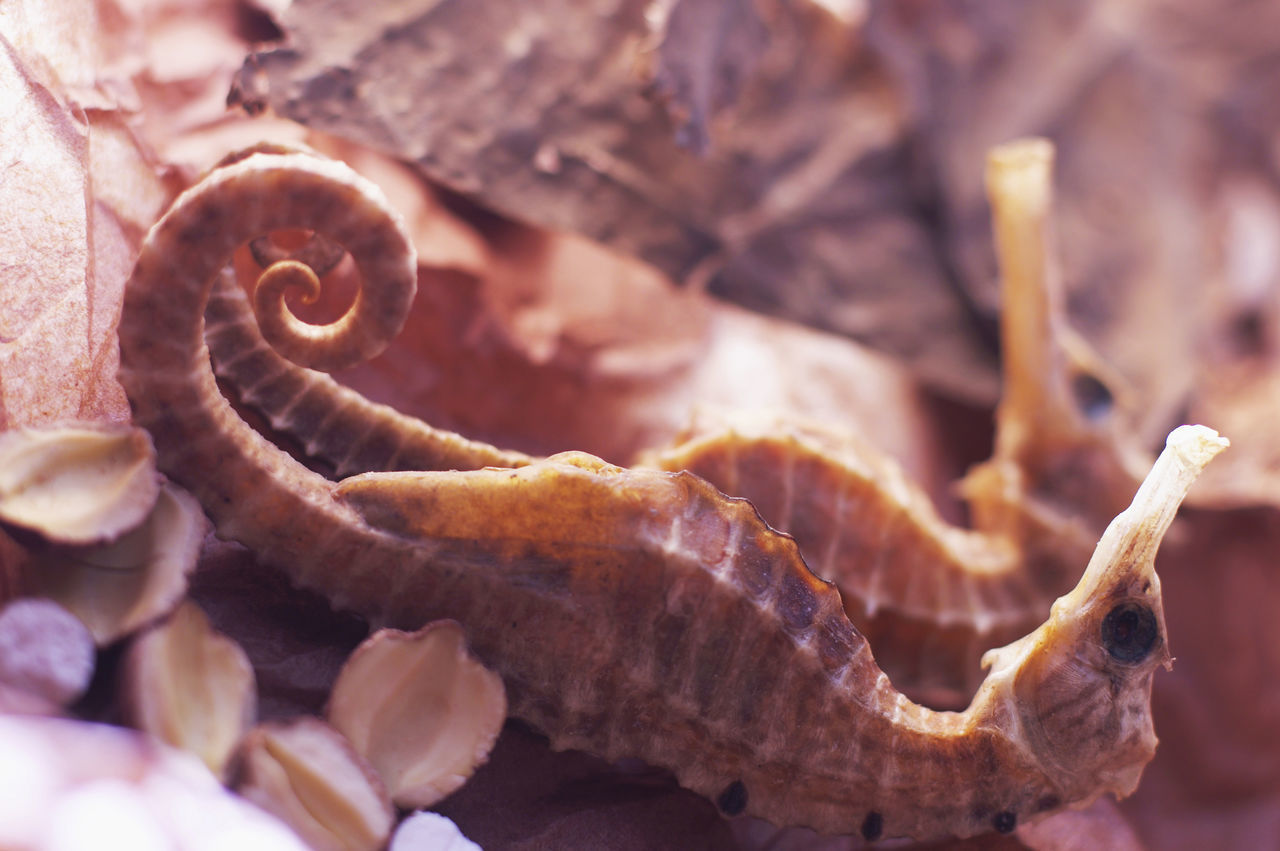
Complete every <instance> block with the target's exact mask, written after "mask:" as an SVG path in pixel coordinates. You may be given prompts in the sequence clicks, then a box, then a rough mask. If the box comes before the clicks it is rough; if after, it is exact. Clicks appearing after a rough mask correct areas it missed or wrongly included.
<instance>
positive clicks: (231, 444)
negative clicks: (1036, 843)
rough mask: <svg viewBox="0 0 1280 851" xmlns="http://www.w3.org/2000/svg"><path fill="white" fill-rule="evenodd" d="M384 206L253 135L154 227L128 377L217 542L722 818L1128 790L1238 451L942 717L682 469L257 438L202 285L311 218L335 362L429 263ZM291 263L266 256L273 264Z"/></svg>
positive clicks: (954, 813)
mask: <svg viewBox="0 0 1280 851" xmlns="http://www.w3.org/2000/svg"><path fill="white" fill-rule="evenodd" d="M383 209H384V207H383V202H382V201H381V199H380V198H379V197H378V192H377V190H376V187H373V186H372V185H371V184H369V183H367V182H366V181H364V180H362V179H360V178H358V177H356V176H355V175H354V174H351V173H350V172H349V170H347V169H345V167H343V166H341V165H339V164H336V163H330V162H325V161H322V160H319V159H318V158H315V157H312V156H307V155H277V154H264V153H259V154H254V155H253V156H250V157H249V158H247V159H245V160H243V161H241V162H238V163H235V164H233V165H229V166H227V167H225V168H222V169H219V170H216V171H215V172H213V173H212V174H211V175H210V176H209V177H208V178H206V179H205V180H204V181H203V182H202V183H200V184H198V185H197V186H195V187H193V188H192V189H191V190H189V191H188V192H186V193H184V194H183V195H182V196H181V197H180V198H179V199H178V200H177V201H176V202H175V204H174V206H173V207H172V208H171V209H170V210H169V212H168V213H166V214H165V216H164V217H163V218H162V219H161V220H160V221H159V222H158V223H157V224H156V225H155V227H154V228H153V229H152V230H151V232H150V234H149V235H148V236H147V239H146V240H145V242H144V244H143V246H142V250H141V253H140V256H139V258H138V262H137V265H136V267H135V269H134V273H133V276H132V278H131V280H130V282H129V285H128V288H127V291H126V294H125V302H124V308H123V311H122V315H121V320H120V352H121V370H120V379H121V381H122V383H123V384H124V387H125V389H126V392H127V393H128V395H129V399H130V402H131V404H132V406H133V409H134V414H135V417H136V419H137V421H138V422H139V423H140V424H141V425H143V426H145V427H146V428H147V429H148V430H149V431H150V432H151V434H152V435H153V437H154V439H155V442H156V448H157V454H158V458H159V463H160V466H161V468H162V469H163V470H164V471H165V472H166V473H167V474H168V475H170V476H171V477H173V478H174V479H176V480H177V481H178V482H180V483H181V484H183V485H184V486H185V487H187V488H189V489H190V490H191V491H192V492H193V493H194V494H195V495H196V496H197V497H198V498H199V499H200V501H201V503H202V504H203V505H204V506H205V509H206V511H207V512H208V513H209V514H210V516H211V517H212V518H213V520H214V522H215V523H216V524H217V528H218V530H219V531H220V533H221V534H223V535H225V536H228V537H232V538H235V539H237V540H240V541H242V542H243V543H245V544H246V545H247V546H249V547H250V548H251V549H253V550H254V551H255V552H256V553H257V554H258V555H259V557H260V558H261V559H262V560H264V561H265V562H267V563H270V564H273V565H276V566H278V567H279V568H281V569H283V570H284V571H286V572H287V573H288V574H289V575H290V576H291V577H292V578H293V579H294V580H295V581H297V582H299V583H300V584H302V585H305V586H308V587H311V588H315V589H317V590H318V591H320V592H321V593H323V594H325V595H327V596H328V597H329V599H330V600H331V601H332V602H333V603H334V604H335V605H337V606H340V607H344V608H349V609H351V610H354V611H356V612H358V613H360V614H362V615H364V616H365V617H367V618H369V619H370V620H372V621H375V622H379V623H388V624H393V625H398V626H412V625H417V624H420V623H422V622H424V621H426V620H431V619H434V618H438V617H444V616H448V617H453V618H456V619H458V620H459V621H461V622H462V623H463V624H464V625H465V626H466V628H467V631H468V635H469V638H470V641H471V642H472V645H473V648H474V650H475V652H476V653H477V654H478V655H479V656H480V657H481V658H482V659H483V660H484V661H486V663H487V664H489V665H492V666H493V667H495V668H496V669H497V670H498V671H499V672H500V673H501V674H502V675H503V677H504V679H505V681H506V683H507V686H508V694H509V698H510V705H511V707H512V711H513V712H514V714H516V715H518V716H520V717H522V718H525V719H526V720H528V721H530V722H531V723H533V724H534V725H535V726H537V727H538V728H540V729H542V730H543V731H544V732H546V733H547V735H548V736H550V738H551V741H552V744H553V745H554V746H556V747H560V748H569V747H572V748H582V749H585V750H589V751H592V752H594V753H597V754H601V755H603V756H605V757H608V758H619V757H623V756H632V757H640V758H642V759H645V760H648V761H649V762H651V763H654V764H657V765H662V766H666V767H668V768H670V769H671V770H672V771H674V772H675V774H676V775H677V776H678V778H679V779H680V782H681V783H683V784H684V785H686V786H687V787H689V788H691V789H694V790H696V791H699V792H701V793H703V794H706V795H708V796H710V797H712V798H714V799H715V800H716V801H717V803H718V804H719V806H720V807H721V809H722V810H724V811H725V812H726V813H730V814H736V813H743V812H745V813H751V814H755V815H759V816H761V817H763V818H766V819H769V820H771V821H773V822H775V823H777V824H805V825H809V826H811V827H814V828H816V829H818V830H821V831H825V832H829V833H852V832H860V833H861V834H862V835H863V836H864V837H865V838H868V839H875V838H879V837H881V836H897V835H906V836H914V837H918V838H928V837H939V836H949V835H959V836H967V835H972V834H975V833H980V832H984V831H988V830H992V829H995V830H1000V831H1009V830H1012V829H1013V827H1014V826H1015V825H1016V824H1017V823H1018V822H1019V821H1020V820H1023V819H1027V818H1032V817H1035V816H1037V815H1040V814H1043V813H1047V812H1051V811H1053V810H1056V809H1058V808H1061V807H1064V806H1069V805H1077V804H1082V803H1084V802H1087V801H1090V800H1092V799H1093V798H1096V797H1097V796H1098V795H1100V794H1103V793H1105V792H1114V793H1116V794H1120V795H1123V794H1127V793H1128V792H1130V791H1132V789H1133V788H1134V786H1135V785H1136V783H1137V781H1138V778H1139V775H1140V773H1141V770H1142V767H1143V766H1144V765H1145V763H1146V762H1147V761H1148V760H1149V759H1150V758H1151V755H1152V753H1153V749H1154V746H1155V736H1154V733H1153V731H1152V729H1151V720H1150V715H1149V697H1150V686H1151V677H1152V674H1153V672H1154V670H1155V668H1156V667H1158V666H1159V665H1160V664H1162V663H1167V661H1168V658H1169V657H1168V652H1167V647H1166V640H1165V627H1164V622H1163V612H1162V609H1161V599H1160V587H1159V580H1158V578H1157V577H1156V574H1155V572H1154V567H1153V564H1152V562H1153V559H1154V555H1155V550H1156V547H1157V546H1158V543H1159V541H1160V539H1161V537H1162V536H1163V534H1164V532H1165V530H1166V529H1167V528H1168V525H1169V524H1170V522H1171V521H1172V519H1173V516H1174V513H1175V511H1176V509H1177V506H1178V504H1179V502H1180V500H1181V499H1182V496H1183V495H1184V494H1185V491H1186V488H1187V487H1188V486H1189V484H1190V482H1191V481H1192V480H1193V479H1194V478H1195V476H1196V475H1197V474H1198V472H1199V470H1200V469H1201V468H1202V467H1203V465H1204V464H1205V463H1207V462H1208V460H1209V459H1210V458H1211V457H1212V456H1213V455H1214V454H1216V452H1217V451H1219V450H1220V449H1221V448H1222V446H1224V445H1225V441H1222V440H1221V439H1219V438H1217V436H1216V435H1215V434H1214V433H1212V432H1211V431H1209V430H1208V429H1203V428H1201V427H1194V428H1192V427H1189V428H1187V429H1181V430H1179V431H1177V432H1175V433H1174V434H1173V435H1172V436H1171V437H1170V443H1169V447H1168V448H1167V449H1166V451H1165V452H1164V453H1163V454H1162V455H1161V457H1160V459H1159V460H1158V461H1157V463H1156V466H1155V467H1154V468H1153V471H1152V473H1151V476H1150V477H1149V479H1148V482H1147V483H1146V484H1145V485H1144V486H1143V488H1142V489H1140V491H1139V493H1138V495H1137V497H1136V498H1135V500H1134V504H1133V506H1132V507H1131V508H1130V509H1128V510H1127V511H1125V512H1124V513H1122V514H1121V515H1120V516H1118V517H1117V518H1116V520H1115V521H1114V522H1113V523H1112V525H1111V526H1110V527H1109V528H1108V530H1107V532H1106V534H1105V535H1104V536H1103V539H1102V541H1101V542H1100V544H1099V546H1098V549H1097V551H1096V552H1095V554H1094V557H1093V558H1092V559H1091V561H1090V563H1089V565H1088V567H1087V569H1086V570H1085V572H1084V576H1083V578H1082V579H1081V581H1080V583H1079V585H1078V586H1077V587H1076V588H1075V589H1074V590H1073V591H1071V592H1070V593H1069V594H1068V595H1066V596H1065V597H1063V598H1062V599H1061V600H1060V601H1059V602H1058V603H1056V604H1055V605H1054V607H1053V611H1052V613H1051V615H1050V617H1049V620H1048V621H1047V622H1046V623H1045V624H1044V625H1042V626H1041V627H1040V628H1039V629H1037V630H1036V631H1035V632H1033V633H1031V634H1030V635H1028V636H1027V637H1025V638H1023V639H1021V640H1019V641H1017V642H1015V643H1013V644H1011V645H1009V646H1007V647H1005V648H1001V649H999V650H995V651H992V652H991V653H990V655H989V656H988V660H989V662H990V667H991V670H990V673H989V674H988V677H987V679H986V681H985V682H984V684H983V686H982V688H981V689H980V691H979V693H978V695H977V696H976V698H975V699H974V701H973V703H972V704H971V706H970V707H969V708H968V709H967V710H966V711H964V712H962V713H952V712H935V711H932V710H929V709H926V708H924V707H921V706H918V705H916V704H913V703H911V702H910V701H908V700H906V699H905V698H904V697H903V696H902V695H901V694H900V693H898V692H897V691H895V690H894V689H893V687H892V686H891V685H890V683H889V681H888V679H887V678H886V677H885V676H884V675H883V673H882V672H881V671H880V669H879V668H878V667H877V666H876V663H875V661H874V660H873V658H872V655H871V650H870V648H869V646H868V644H867V642H866V640H865V639H864V638H863V636H862V635H860V634H859V633H858V632H857V630H856V629H854V627H853V626H852V625H851V624H850V622H849V620H848V618H847V617H846V615H845V613H844V610H843V608H842V605H841V601H840V596H839V594H838V592H837V591H836V590H835V589H834V587H833V586H832V585H830V584H829V583H827V582H824V581H822V580H820V579H818V578H817V577H815V576H814V575H813V574H812V573H811V572H810V571H809V570H808V569H807V568H806V567H805V564H804V562H803V560H802V559H801V557H800V554H799V552H798V550H797V549H796V546H795V543H794V541H793V540H792V539H791V538H789V537H786V536H784V535H780V534H778V533H776V532H774V531H773V530H772V529H770V528H769V527H768V526H767V525H766V524H764V523H763V522H762V521H761V520H760V518H759V516H758V515H757V514H756V512H755V511H754V509H753V508H752V507H751V506H750V504H749V503H747V502H745V501H743V500H736V499H730V498H727V497H725V496H724V495H723V494H721V493H720V492H719V491H717V490H715V489H714V488H713V487H711V486H710V485H709V484H707V483H706V482H704V481H703V480H702V479H699V478H698V477H696V476H693V475H690V474H688V473H665V472H660V471H652V470H627V469H623V468H619V467H614V466H610V465H608V464H605V463H603V462H601V461H599V460H598V459H594V458H591V457H590V456H586V455H582V454H578V453H569V454H565V455H559V456H554V457H552V458H549V459H546V460H543V461H537V462H534V463H531V464H528V465H526V466H523V467H519V468H511V469H497V468H490V469H484V470H477V471H470V472H418V473H412V472H400V473H372V474H364V475H360V476H356V477H353V478H350V479H346V480H344V481H341V482H336V483H335V482H331V481H329V480H327V479H325V478H323V477H322V476H320V475H318V474H315V473H313V472H311V471H310V470H308V469H307V468H305V467H304V466H302V465H301V464H300V463H298V462H297V461H295V460H294V459H293V458H292V457H290V456H289V455H288V454H286V453H284V452H283V451H281V450H280V449H278V448H276V447H275V446H273V445H272V444H270V443H269V442H268V441H266V440H265V439H264V438H263V437H262V436H260V435H259V434H257V433H256V432H254V431H253V430H252V429H250V428H249V427H248V426H247V425H246V424H245V423H244V421H243V420H241V419H240V418H239V417H238V416H237V415H236V414H235V412H234V411H233V410H232V408H231V407H230V405H229V404H228V403H227V401H226V400H225V399H224V398H223V397H222V396H221V395H220V393H219V392H218V388H217V383H216V380H215V378H214V376H213V373H212V371H211V369H210V366H209V361H208V353H207V350H206V348H205V346H204V343H203V339H202V325H203V322H202V315H203V310H204V307H205V303H206V301H207V299H208V296H209V292H210V289H211V287H212V285H213V282H214V280H215V278H217V277H218V276H219V275H220V274H221V272H222V269H223V267H224V266H225V264H226V263H227V260H228V258H229V256H230V254H231V252H232V251H233V250H234V249H235V248H236V247H237V246H238V245H240V244H242V243H244V242H246V241H248V240H249V239H251V238H253V237H256V236H259V235H261V234H263V233H267V232H270V231H273V230H278V229H283V228H310V229H314V230H316V231H318V232H321V233H323V234H325V235H326V236H327V237H329V238H331V239H333V240H334V241H336V242H337V243H339V244H341V245H343V246H344V247H345V248H346V249H347V250H348V251H349V252H350V253H351V255H352V257H353V258H354V260H355V263H356V266H357V268H358V269H359V271H360V274H361V277H362V278H363V280H364V281H365V282H366V283H369V282H376V285H370V286H367V287H365V288H362V290H361V292H360V295H359V296H358V297H357V299H356V302H355V304H354V305H353V307H352V309H351V311H350V312H349V313H348V314H347V315H345V316H344V317H343V318H342V319H341V320H339V321H338V322H337V323H335V324H334V325H333V326H327V327H326V328H325V329H321V330H310V331H308V332H307V334H306V335H305V336H302V335H298V336H295V338H294V339H292V340H290V341H289V342H288V343H287V347H288V348H289V349H290V350H291V351H293V353H294V356H295V357H296V358H297V359H300V360H302V361H303V362H306V363H323V364H324V365H326V366H330V367H331V366H333V365H334V364H337V363H341V362H344V361H346V360H348V359H350V358H355V357H362V356H366V355H368V354H369V353H370V352H371V351H373V350H376V348H377V347H378V346H379V345H380V344H381V343H380V341H381V340H384V339H385V338H386V337H387V336H388V335H389V334H390V333H392V332H394V330H395V328H396V325H397V324H398V322H399V321H400V319H399V318H398V316H402V315H403V310H404V309H405V308H406V307H407V304H408V301H409V298H410V297H411V294H412V289H413V283H414V280H415V270H414V262H413V256H412V251H411V249H410V248H409V246H408V242H407V239H406V238H405V236H404V233H403V228H402V227H401V226H400V224H399V223H398V221H396V220H394V219H391V220H387V219H385V218H384V217H385V216H386V214H385V213H384V212H383ZM371 219H374V221H371ZM273 270H275V271H273ZM298 274H301V275H303V276H305V274H306V273H305V272H303V271H300V270H298V269H297V268H296V267H295V266H283V267H278V268H277V267H275V266H273V267H272V269H269V270H268V276H269V277H270V278H272V280H270V281H268V283H269V284H271V285H272V286H274V285H277V284H279V282H280V276H281V275H289V276H294V275H298ZM288 324H289V323H288V321H284V322H282V323H279V325H280V326H281V328H284V329H285V330H284V332H285V333H288V331H287V326H288ZM276 330H277V331H279V330H281V329H280V328H277V329H276ZM273 333H274V332H273Z"/></svg>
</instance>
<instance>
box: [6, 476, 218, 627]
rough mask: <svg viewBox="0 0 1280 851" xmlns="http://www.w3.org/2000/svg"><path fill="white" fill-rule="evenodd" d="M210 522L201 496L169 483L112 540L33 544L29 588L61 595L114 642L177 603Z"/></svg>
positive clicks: (66, 604)
mask: <svg viewBox="0 0 1280 851" xmlns="http://www.w3.org/2000/svg"><path fill="white" fill-rule="evenodd" d="M207 529H208V521H206V520H205V517H204V512H203V511H202V510H201V509H200V506H199V504H198V503H196V502H195V500H193V499H192V498H191V496H190V495H189V494H187V493H185V492H184V491H182V490H181V489H179V488H177V487H176V486H174V485H171V484H168V483H166V484H165V485H164V486H163V487H162V488H161V490H160V495H159V497H158V498H157V499H156V500H155V506H154V508H153V509H152V511H151V513H150V514H149V515H148V516H147V518H146V520H145V522H144V523H143V524H142V525H141V526H139V527H137V528H136V529H134V530H133V531H131V532H128V533H126V534H124V535H123V536H121V537H120V538H119V539H118V540H116V541H114V542H113V543H110V544H102V545H96V546H84V547H60V546H55V547H49V548H44V549H38V550H33V552H32V553H31V557H30V561H29V563H28V564H27V565H26V567H25V568H24V571H23V585H24V589H25V590H26V591H27V592H28V593H31V594H35V595H38V596H42V597H49V598H51V599H53V600H56V601H57V602H58V603H59V604H61V605H62V606H64V607H66V608H67V609H69V610H70V611H71V612H73V613H74V614H75V615H76V617H78V618H79V619H80V620H81V621H83V622H84V624H85V626H87V627H88V628H89V631H90V632H91V633H93V637H94V640H96V641H97V642H98V644H99V645H106V644H110V643H111V642H113V641H115V640H116V639H118V638H121V637H122V636H125V635H128V634H129V633H131V632H133V631H135V630H138V629H140V628H142V627H143V626H146V625H147V624H148V623H151V622H152V621H155V620H157V619H158V618H161V617H163V616H164V615H166V614H168V613H169V612H170V611H172V610H173V609H174V607H175V606H177V605H178V603H179V602H180V601H181V600H182V598H183V596H184V595H185V594H186V592H187V580H188V576H189V575H190V573H191V571H192V570H194V569H195V566H196V559H197V557H198V555H199V553H200V545H201V542H202V541H203V540H204V537H205V533H206V531H207Z"/></svg>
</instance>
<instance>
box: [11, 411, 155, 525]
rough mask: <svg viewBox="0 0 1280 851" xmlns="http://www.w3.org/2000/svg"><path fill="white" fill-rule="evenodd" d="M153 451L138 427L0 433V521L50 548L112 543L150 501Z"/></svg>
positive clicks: (141, 515) (143, 512) (140, 517)
mask: <svg viewBox="0 0 1280 851" xmlns="http://www.w3.org/2000/svg"><path fill="white" fill-rule="evenodd" d="M159 486H160V477H159V476H158V475H157V473H156V455H155V449H154V448H153V447H152V445H151V439H150V438H149V437H148V436H147V433H146V432H145V431H143V430H142V429H140V428H133V427H131V426H119V425H74V426H62V427H58V428H48V429H35V428H17V429H13V430H12V431H7V432H4V433H3V434H0V520H3V521H4V522H7V523H12V524H14V525H15V526H21V527H23V528H26V529H31V530H34V531H36V532H39V533H40V534H41V535H43V536H44V537H46V538H48V539H49V540H51V541H60V542H63V543H70V544H86V543H91V542H94V541H106V540H111V539H112V538H115V537H116V536H118V535H120V534H121V533H122V532H124V531H125V530H127V529H132V528H133V527H134V526H137V525H138V524H139V523H141V522H142V520H143V518H144V517H146V516H147V512H148V511H150V510H151V506H152V505H153V504H154V503H155V501H156V493H157V491H158V489H159Z"/></svg>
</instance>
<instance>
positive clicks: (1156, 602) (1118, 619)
mask: <svg viewBox="0 0 1280 851" xmlns="http://www.w3.org/2000/svg"><path fill="white" fill-rule="evenodd" d="M1226 445H1227V441H1226V440H1224V439H1222V438H1220V437H1218V435H1217V433H1215V432H1213V431H1212V430H1211V429H1207V428H1204V427H1202V426H1183V427H1182V428H1179V429H1177V430H1175V431H1174V432H1173V434H1171V435H1170V436H1169V440H1168V443H1167V445H1166V448H1165V451H1164V452H1163V453H1161V455H1160V458H1159V459H1158V460H1157V461H1156V463H1155V466H1154V467H1152V470H1151V473H1150V474H1149V475H1148V476H1147V479H1146V481H1144V482H1143V484H1142V486H1141V487H1140V488H1139V489H1138V493H1137V495H1136V496H1135V497H1134V499H1133V504H1132V505H1130V506H1129V508H1128V509H1126V510H1125V511H1123V512H1122V513H1121V514H1120V515H1119V516H1117V517H1116V518H1115V520H1113V521H1112V522H1111V525H1110V526H1108V527H1107V530H1106V532H1105V533H1103V536H1102V539H1101V540H1100V541H1099V542H1098V546H1097V549H1096V550H1095V551H1094V554H1093V557H1092V558H1091V559H1090V561H1089V565H1088V567H1087V568H1086V569H1085V572H1084V575H1083V577H1082V578H1081V580H1080V582H1079V584H1078V585H1077V586H1076V587H1075V588H1074V589H1073V590H1072V591H1070V592H1069V593H1068V594H1066V595H1065V596H1063V597H1061V598H1059V599H1058V600H1057V601H1056V602H1055V603H1054V605H1053V608H1052V610H1051V612H1050V615H1049V619H1048V620H1047V621H1046V622H1045V623H1044V624H1043V625H1042V626H1040V628H1039V629H1037V630H1036V631H1035V632H1033V633H1031V634H1030V635H1028V636H1026V637H1024V638H1021V639H1019V640H1018V641H1015V642H1014V643H1012V644H1010V645H1008V646H1006V647H1001V648H999V649H996V650H992V651H990V652H988V653H987V655H986V656H985V657H984V658H983V664H984V666H988V667H990V668H991V673H990V674H989V676H988V677H987V680H986V682H985V683H984V686H983V693H982V694H980V697H979V699H980V700H983V701H985V703H986V705H987V706H988V707H990V708H991V709H992V711H993V712H996V713H997V715H998V716H1000V717H1001V718H1002V719H1004V720H1003V721H1002V723H1007V724H1008V725H1009V727H1010V728H1011V729H1010V730H1009V731H1008V732H1010V733H1011V738H1013V739H1015V740H1017V741H1019V742H1020V744H1021V745H1022V746H1023V747H1024V748H1025V749H1026V750H1027V751H1028V752H1029V756H1030V757H1031V758H1032V759H1034V760H1035V762H1037V763H1038V764H1039V765H1040V766H1041V767H1042V768H1043V769H1044V771H1045V773H1046V774H1047V775H1048V776H1049V777H1051V778H1052V779H1053V782H1054V783H1055V784H1057V785H1059V787H1060V789H1061V792H1062V793H1063V796H1064V798H1066V799H1068V800H1073V799H1075V791H1074V790H1077V789H1080V790H1083V789H1088V788H1092V789H1095V790H1098V791H1099V792H1101V791H1110V792H1113V793H1115V794H1116V795H1117V796H1121V797H1123V796H1125V795H1128V794H1130V793H1131V792H1133V790H1134V789H1135V788H1136V787H1137V784H1138V780H1139V778H1140V777H1141V775H1142V770H1143V768H1144V767H1145V766H1146V764H1147V763H1148V762H1149V761H1150V760H1151V758H1152V756H1154V754H1155V748H1156V735H1155V731H1154V729H1153V726H1152V722H1151V681H1152V676H1153V674H1154V673H1155V670H1156V669H1157V668H1158V667H1161V666H1164V667H1166V668H1167V667H1169V666H1170V662H1171V657H1170V655H1169V647H1168V639H1167V633H1166V630H1165V618H1164V608H1163V604H1162V599H1161V594H1160V578H1159V577H1158V576H1157V575H1156V571H1155V555H1156V549H1157V548H1158V547H1159V545H1160V541H1161V539H1162V538H1163V537H1164V534H1165V532H1166V531H1167V530H1168V528H1169V526H1170V524H1171V523H1172V522H1173V518H1174V515H1175V514H1176V512H1177V510H1178V506H1179V505H1180V504H1181V502H1182V499H1183V497H1184V496H1185V495H1186V492H1187V489H1188V488H1189V487H1190V485H1191V483H1192V482H1193V481H1194V480H1195V478H1196V476H1197V475H1199V473H1200V470H1201V469H1202V468H1203V467H1204V465H1205V464H1207V463H1208V462H1209V460H1210V459H1211V458H1212V457H1213V456H1214V455H1216V454H1217V453H1218V452H1220V451H1221V450H1222V449H1223V448H1225V447H1226Z"/></svg>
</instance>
